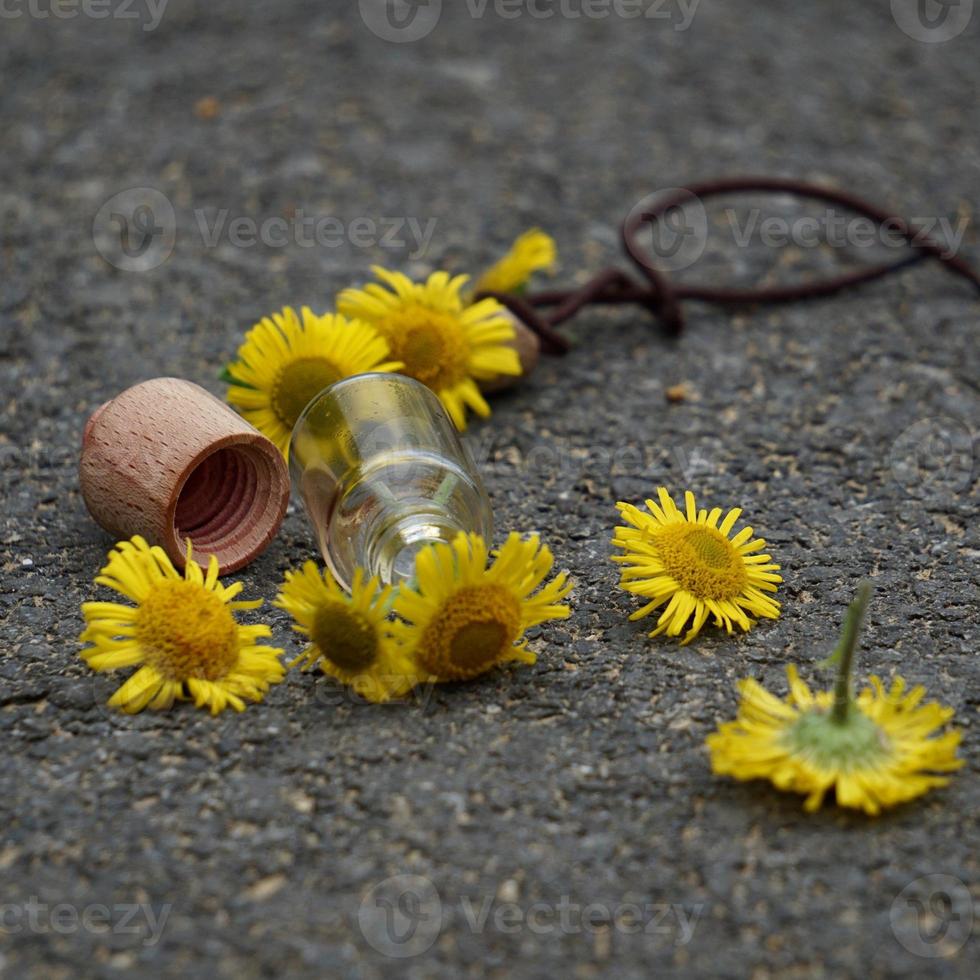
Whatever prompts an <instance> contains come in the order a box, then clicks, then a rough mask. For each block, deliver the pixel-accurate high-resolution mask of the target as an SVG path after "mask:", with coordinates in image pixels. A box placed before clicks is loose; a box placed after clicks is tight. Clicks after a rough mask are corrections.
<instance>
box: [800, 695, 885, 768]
mask: <svg viewBox="0 0 980 980" xmlns="http://www.w3.org/2000/svg"><path fill="white" fill-rule="evenodd" d="M786 739H787V742H788V744H789V747H790V749H791V751H793V752H794V753H796V754H798V755H805V756H807V757H808V758H809V759H810V760H811V761H812V762H813V764H814V765H816V766H819V767H820V768H821V769H831V770H837V771H844V772H848V771H851V770H856V769H867V768H868V767H869V766H873V765H874V764H875V763H876V762H877V761H879V760H880V759H882V758H884V757H885V756H887V755H888V754H889V752H890V751H891V742H890V741H889V739H888V736H887V735H886V734H885V733H884V731H883V730H882V729H881V728H880V727H879V726H878V725H876V724H875V722H873V721H872V720H871V719H870V718H869V717H868V716H867V715H866V714H864V713H863V712H862V711H861V710H860V709H858V707H857V706H856V705H854V704H852V705H851V710H850V711H849V712H848V715H847V719H846V720H845V721H844V722H836V721H834V720H833V719H832V718H831V716H830V714H829V712H825V711H819V710H816V709H811V710H809V711H806V712H804V713H803V714H802V715H801V716H800V718H799V720H798V721H797V722H795V724H793V725H792V726H791V727H790V728H789V730H788V731H787V733H786Z"/></svg>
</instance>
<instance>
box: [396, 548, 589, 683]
mask: <svg viewBox="0 0 980 980" xmlns="http://www.w3.org/2000/svg"><path fill="white" fill-rule="evenodd" d="M487 559H488V553H487V546H486V543H485V542H484V540H483V538H482V537H480V535H478V534H463V533H461V534H459V535H458V536H457V537H456V540H455V541H454V542H453V543H452V544H451V545H450V544H444V543H438V544H431V545H428V546H427V547H425V548H423V549H422V550H421V551H420V552H419V553H418V555H417V556H416V560H415V582H416V583H417V584H416V585H415V587H412V586H411V585H409V584H407V583H405V582H403V583H402V584H401V587H400V590H399V592H398V594H397V596H396V597H395V607H394V608H395V612H396V613H397V614H398V615H399V616H401V617H402V619H403V620H405V622H401V623H396V624H395V628H396V630H397V633H398V635H400V636H401V637H402V638H403V640H404V642H405V644H406V646H407V647H408V649H409V650H410V653H411V656H412V657H413V658H414V660H415V662H416V664H418V666H419V668H421V670H422V671H424V672H425V673H427V674H430V675H431V676H432V678H433V679H434V680H439V681H458V680H467V679H469V678H471V677H476V676H477V675H479V674H482V673H484V672H486V671H488V670H490V669H491V668H493V667H496V666H497V665H498V664H503V663H507V662H508V661H512V660H519V661H520V662H522V663H526V664H533V663H534V661H535V659H536V658H535V655H534V654H533V653H531V652H530V651H529V650H528V649H527V644H526V642H523V643H522V642H519V641H520V640H521V638H522V637H523V635H524V631H525V630H527V629H529V628H530V627H532V626H536V625H537V624H539V623H543V622H545V621H546V620H549V619H564V618H565V617H566V616H568V615H569V614H570V610H569V608H568V606H562V605H559V604H558V603H559V602H560V601H561V600H562V599H564V598H565V597H566V596H567V595H568V593H569V592H571V590H572V586H571V584H570V583H569V582H568V581H567V576H566V574H565V573H564V572H560V573H559V574H558V575H556V576H555V577H554V578H553V579H552V580H551V581H550V582H549V583H548V584H547V585H545V586H543V587H542V588H540V589H538V586H540V585H541V583H542V582H543V581H544V579H545V577H546V576H547V575H548V573H549V572H550V571H551V567H552V564H553V563H554V559H553V558H552V556H551V551H550V550H549V549H548V547H547V546H546V545H542V544H541V543H540V541H539V540H538V536H537V535H536V534H534V535H531V536H530V537H529V538H528V539H527V540H526V541H524V540H521V537H520V535H518V534H517V533H511V534H510V536H509V537H508V538H507V541H506V542H505V544H504V546H503V547H502V548H501V549H500V551H499V552H497V553H496V555H495V560H494V562H493V564H492V565H491V566H490V567H489V568H487ZM536 589H538V591H537V592H535V590H536ZM531 593H534V595H532V594H531Z"/></svg>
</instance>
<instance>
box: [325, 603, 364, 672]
mask: <svg viewBox="0 0 980 980" xmlns="http://www.w3.org/2000/svg"><path fill="white" fill-rule="evenodd" d="M310 639H311V640H312V641H313V643H314V644H316V647H317V649H318V650H319V651H320V653H321V654H322V655H323V656H324V657H326V658H327V659H328V660H329V661H331V663H334V664H336V665H337V666H338V667H339V668H340V669H341V670H348V671H350V672H351V673H357V672H358V671H361V670H366V669H367V668H368V667H370V666H371V664H373V663H374V661H375V660H376V659H377V656H378V635H377V633H376V632H375V629H374V627H373V626H372V625H371V623H369V622H368V621H367V620H366V619H365V618H364V617H363V616H360V615H358V614H357V613H355V612H351V611H350V610H349V609H348V608H347V607H346V606H344V605H341V603H339V602H332V603H330V604H328V605H325V606H321V607H320V608H319V609H317V611H316V615H315V616H314V617H313V628H312V629H311V630H310Z"/></svg>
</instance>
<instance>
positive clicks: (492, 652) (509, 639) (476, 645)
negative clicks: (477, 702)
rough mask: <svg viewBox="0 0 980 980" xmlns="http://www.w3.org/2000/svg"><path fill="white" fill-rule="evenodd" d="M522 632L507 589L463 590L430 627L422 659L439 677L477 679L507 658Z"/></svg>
mask: <svg viewBox="0 0 980 980" xmlns="http://www.w3.org/2000/svg"><path fill="white" fill-rule="evenodd" d="M520 631H521V611H520V606H519V604H518V602H517V600H516V599H515V598H514V596H512V595H511V594H510V592H508V591H507V590H506V589H503V588H500V587H499V586H496V585H482V586H472V587H470V588H465V589H460V591H459V592H457V593H456V594H455V595H454V596H452V597H451V598H450V599H448V600H447V601H446V603H445V604H444V605H443V607H442V609H440V610H439V612H438V613H437V614H436V616H435V618H434V619H433V620H432V622H430V623H429V625H428V627H427V628H426V630H425V633H424V634H423V636H422V642H421V643H420V644H419V649H418V655H419V660H420V662H421V663H422V666H424V667H425V668H426V670H428V671H429V672H430V673H432V674H435V675H436V676H437V677H441V678H449V679H452V680H465V679H466V678H469V677H476V676H477V675H478V674H482V673H484V671H486V670H489V669H490V668H491V667H492V666H493V665H494V664H495V663H497V662H498V661H499V660H501V659H502V658H503V657H504V656H505V655H506V653H507V651H508V650H509V649H510V647H511V646H513V644H514V641H515V640H516V639H517V637H518V634H519V633H520Z"/></svg>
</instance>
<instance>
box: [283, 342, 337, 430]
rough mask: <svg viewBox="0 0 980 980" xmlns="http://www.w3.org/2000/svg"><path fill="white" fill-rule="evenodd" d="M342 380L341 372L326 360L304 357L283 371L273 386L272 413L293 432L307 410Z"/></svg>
mask: <svg viewBox="0 0 980 980" xmlns="http://www.w3.org/2000/svg"><path fill="white" fill-rule="evenodd" d="M340 377H341V374H340V372H339V371H338V370H337V368H336V367H335V366H334V364H333V363H332V362H331V361H328V360H327V359H326V358H325V357H303V358H300V359H299V360H297V361H292V362H290V363H289V364H286V365H285V366H284V367H283V368H282V370H281V371H280V372H279V374H278V375H277V377H276V380H275V384H274V385H273V386H272V399H271V401H272V410H273V411H274V412H275V413H276V415H277V416H278V417H279V421H280V422H282V424H283V425H284V426H285V427H286V428H287V429H289V430H290V431H292V428H293V426H294V425H295V424H296V420H297V419H298V418H299V417H300V415H301V414H302V413H303V409H304V408H306V406H307V405H309V403H310V402H311V401H312V400H313V399H314V398H315V397H316V396H317V395H319V394H320V392H321V391H323V389H324V388H326V387H327V385H332V384H333V383H334V382H335V381H339V380H340Z"/></svg>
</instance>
